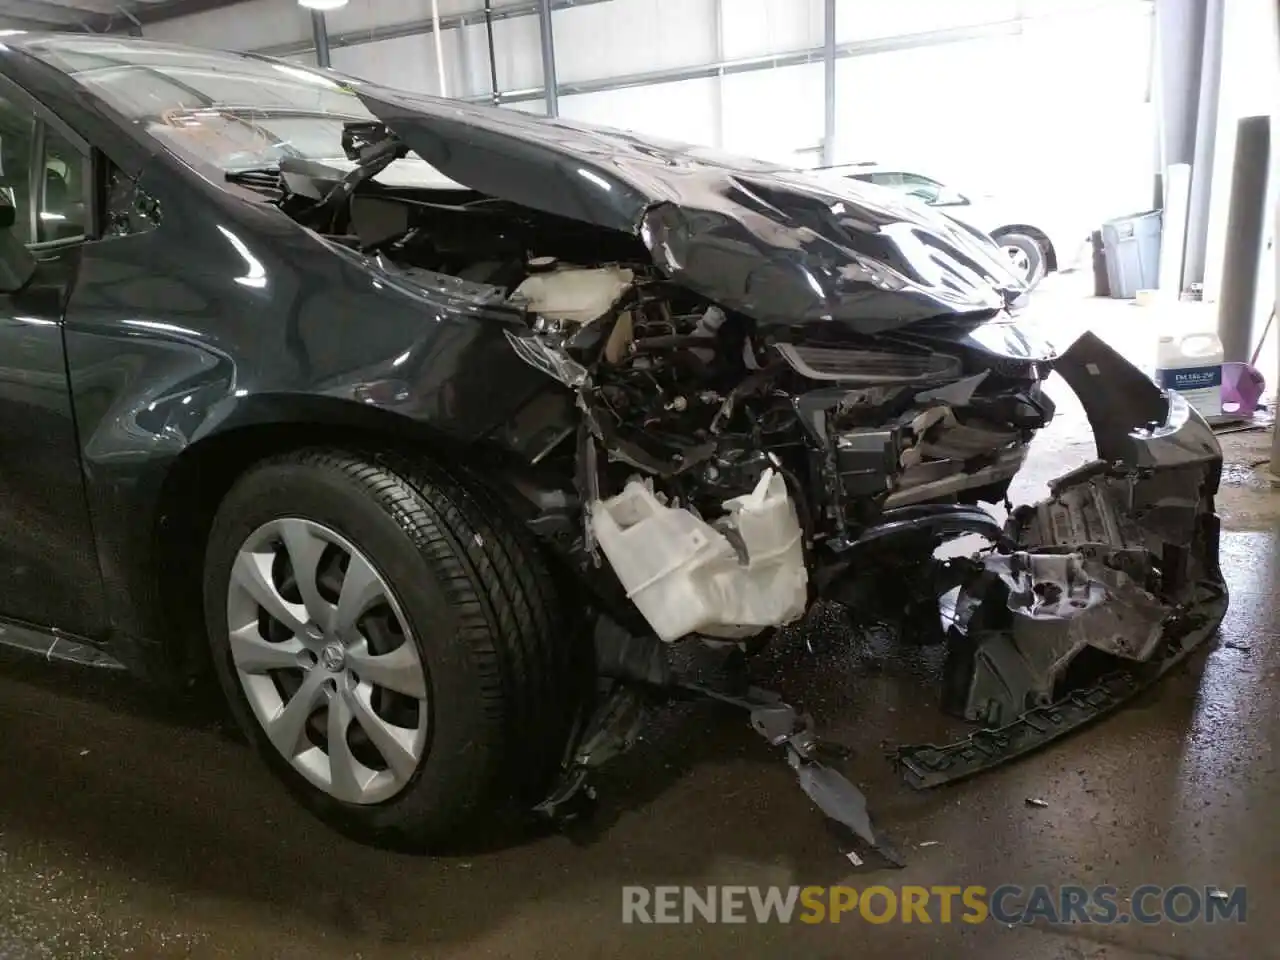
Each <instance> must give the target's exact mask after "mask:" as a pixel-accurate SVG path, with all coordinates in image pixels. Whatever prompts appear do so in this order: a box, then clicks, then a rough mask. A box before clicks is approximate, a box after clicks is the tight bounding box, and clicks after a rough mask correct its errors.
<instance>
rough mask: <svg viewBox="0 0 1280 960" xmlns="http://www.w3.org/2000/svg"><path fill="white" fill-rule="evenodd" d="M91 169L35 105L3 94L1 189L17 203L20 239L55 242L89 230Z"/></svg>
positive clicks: (0, 104)
mask: <svg viewBox="0 0 1280 960" xmlns="http://www.w3.org/2000/svg"><path fill="white" fill-rule="evenodd" d="M41 130H43V137H41V136H40V131H41ZM42 141H43V142H42ZM37 154H38V155H37ZM87 169H88V160H87V158H86V157H85V156H84V155H83V154H82V153H81V152H80V151H79V149H78V148H76V147H74V146H73V145H72V144H70V143H68V142H67V141H66V139H64V138H63V137H62V136H61V135H60V134H58V133H57V131H55V130H54V129H53V128H52V127H50V126H48V125H47V124H40V125H37V123H36V117H35V114H34V113H32V111H31V110H30V109H27V108H25V107H21V106H18V105H16V104H14V103H13V102H12V101H11V100H8V99H7V98H4V97H0V190H3V191H4V193H5V194H6V196H7V197H8V200H9V202H10V203H11V204H12V205H13V209H14V212H15V214H16V216H15V218H14V225H13V231H14V235H15V236H16V237H17V238H18V239H20V240H21V241H22V242H23V243H26V244H32V243H50V242H53V241H59V240H67V239H74V238H77V237H83V236H84V235H85V225H86V222H87V221H86V217H87V210H86V206H85V196H86V185H87V184H86V177H87ZM33 171H36V173H35V175H33Z"/></svg>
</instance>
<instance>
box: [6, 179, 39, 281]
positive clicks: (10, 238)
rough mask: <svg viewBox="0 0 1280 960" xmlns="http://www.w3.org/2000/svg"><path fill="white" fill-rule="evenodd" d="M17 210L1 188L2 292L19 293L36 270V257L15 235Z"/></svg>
mask: <svg viewBox="0 0 1280 960" xmlns="http://www.w3.org/2000/svg"><path fill="white" fill-rule="evenodd" d="M17 221H18V214H17V211H16V210H14V208H13V202H12V201H11V200H10V199H9V196H8V194H7V193H6V192H5V191H4V190H2V189H0V293H17V292H18V291H19V290H21V289H22V288H23V287H25V286H26V285H27V284H28V283H30V282H31V278H32V277H33V276H34V275H35V272H36V258H35V257H33V256H32V255H31V251H30V250H28V249H27V245H26V244H25V243H23V242H22V241H21V240H20V239H19V238H18V237H16V236H14V233H13V227H14V224H15V223H17Z"/></svg>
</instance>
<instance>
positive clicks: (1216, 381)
mask: <svg viewBox="0 0 1280 960" xmlns="http://www.w3.org/2000/svg"><path fill="white" fill-rule="evenodd" d="M1156 383H1158V384H1160V386H1162V387H1165V388H1167V389H1170V390H1176V391H1177V392H1178V393H1180V394H1182V395H1183V397H1185V398H1186V400H1187V402H1188V403H1189V404H1191V405H1192V406H1193V407H1195V408H1196V409H1197V410H1199V411H1200V415H1201V416H1203V417H1218V416H1221V415H1222V364H1220V363H1215V364H1213V365H1212V366H1208V367H1174V368H1172V369H1163V370H1162V369H1157V370H1156Z"/></svg>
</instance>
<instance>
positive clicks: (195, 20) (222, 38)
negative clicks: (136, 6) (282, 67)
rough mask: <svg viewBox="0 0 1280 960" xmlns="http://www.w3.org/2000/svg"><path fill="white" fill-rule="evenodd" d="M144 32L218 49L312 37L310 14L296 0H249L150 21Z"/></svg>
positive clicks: (161, 38) (280, 42)
mask: <svg viewBox="0 0 1280 960" xmlns="http://www.w3.org/2000/svg"><path fill="white" fill-rule="evenodd" d="M142 33H143V36H145V37H148V38H150V39H153V40H171V41H173V42H174V43H189V44H191V45H193V46H198V47H213V48H215V49H219V50H253V49H256V48H259V47H271V46H275V45H277V44H282V43H295V42H297V41H298V40H302V39H310V38H311V15H310V14H309V13H308V12H307V11H306V10H303V9H302V8H301V7H299V6H298V4H297V3H296V2H294V0H249V2H248V3H241V4H236V5H235V6H234V7H227V8H225V9H222V10H210V11H209V12H208V13H197V14H193V15H191V16H188V17H174V18H173V19H172V20H161V21H160V22H158V23H149V24H147V25H146V26H145V27H144V28H143V30H142Z"/></svg>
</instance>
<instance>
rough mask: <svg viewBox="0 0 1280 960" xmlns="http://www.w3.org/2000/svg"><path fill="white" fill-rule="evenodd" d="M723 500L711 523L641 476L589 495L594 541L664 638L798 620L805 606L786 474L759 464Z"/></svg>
mask: <svg viewBox="0 0 1280 960" xmlns="http://www.w3.org/2000/svg"><path fill="white" fill-rule="evenodd" d="M724 508H725V510H726V511H727V512H728V514H727V516H726V517H725V518H724V519H723V520H722V521H720V522H719V524H718V528H717V526H712V525H711V524H709V523H706V522H705V521H703V520H701V519H700V518H699V517H697V516H696V515H695V514H694V513H692V512H691V511H689V510H686V509H683V508H679V507H672V506H667V505H665V504H664V503H662V502H661V501H660V500H659V499H658V497H657V496H656V495H655V494H654V492H653V488H652V486H651V485H650V484H648V483H644V482H642V481H639V480H632V481H631V482H629V483H628V484H627V485H626V487H625V488H623V491H622V493H620V494H618V496H616V497H612V498H611V499H609V500H604V501H596V502H595V503H594V504H592V509H591V529H592V533H593V534H594V536H595V539H596V541H597V542H598V543H599V545H600V549H601V550H603V551H604V554H605V557H606V558H608V560H609V563H610V565H611V566H612V567H613V571H614V573H615V574H617V576H618V579H619V581H621V583H622V585H623V587H624V588H625V589H626V592H627V596H628V598H630V600H631V601H632V602H633V603H634V604H635V605H636V607H637V608H638V609H639V610H640V612H641V614H643V615H644V618H645V619H646V620H647V621H648V622H649V624H650V626H652V627H653V630H654V632H655V633H656V634H657V635H658V636H659V637H660V638H661V639H663V640H665V641H668V642H670V641H674V640H678V639H680V638H681V637H684V636H687V635H688V634H704V635H707V636H713V637H724V638H741V637H748V636H751V635H753V634H756V633H759V632H760V631H761V630H764V629H765V628H767V627H776V626H781V625H783V624H786V623H790V622H792V621H793V620H798V619H799V618H800V617H801V616H802V615H803V614H804V611H805V608H806V607H807V606H808V602H809V594H808V573H807V571H806V569H805V563H804V550H803V547H802V545H801V530H800V523H799V521H798V520H797V518H796V511H795V507H794V505H793V504H792V502H791V498H790V497H789V496H788V495H787V487H786V481H785V480H784V479H783V477H782V476H781V475H780V474H778V473H776V472H775V471H773V470H772V469H769V470H765V471H764V472H763V473H762V474H761V475H760V479H759V481H758V482H757V483H756V487H755V489H754V490H753V491H752V492H751V493H749V494H747V495H745V496H741V497H735V498H733V499H732V500H726V501H725V502H724Z"/></svg>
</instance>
